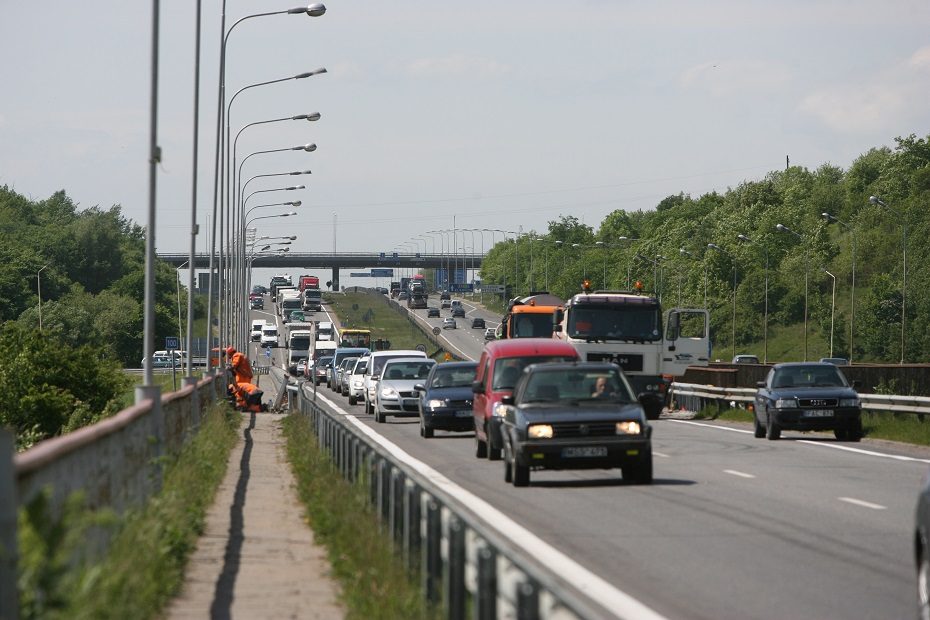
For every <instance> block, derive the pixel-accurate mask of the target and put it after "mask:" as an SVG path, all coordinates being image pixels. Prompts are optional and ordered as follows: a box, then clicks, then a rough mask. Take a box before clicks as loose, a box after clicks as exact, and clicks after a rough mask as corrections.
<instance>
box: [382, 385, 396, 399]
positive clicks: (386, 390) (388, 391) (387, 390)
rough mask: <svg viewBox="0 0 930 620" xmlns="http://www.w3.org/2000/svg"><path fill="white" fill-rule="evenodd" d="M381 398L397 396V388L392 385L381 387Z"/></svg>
mask: <svg viewBox="0 0 930 620" xmlns="http://www.w3.org/2000/svg"><path fill="white" fill-rule="evenodd" d="M381 398H397V390H395V389H394V388H392V387H391V386H385V387H383V388H381Z"/></svg>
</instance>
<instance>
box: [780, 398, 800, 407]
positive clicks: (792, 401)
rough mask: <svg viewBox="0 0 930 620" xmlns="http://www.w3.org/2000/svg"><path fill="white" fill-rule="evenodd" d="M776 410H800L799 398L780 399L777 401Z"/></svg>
mask: <svg viewBox="0 0 930 620" xmlns="http://www.w3.org/2000/svg"><path fill="white" fill-rule="evenodd" d="M775 408H776V409H797V408H798V399H797V398H779V399H778V400H776V401H775Z"/></svg>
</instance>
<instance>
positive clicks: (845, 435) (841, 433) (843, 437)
mask: <svg viewBox="0 0 930 620" xmlns="http://www.w3.org/2000/svg"><path fill="white" fill-rule="evenodd" d="M833 436H834V437H836V439H837V441H848V440H849V431H848V430H846V429H845V428H834V429H833Z"/></svg>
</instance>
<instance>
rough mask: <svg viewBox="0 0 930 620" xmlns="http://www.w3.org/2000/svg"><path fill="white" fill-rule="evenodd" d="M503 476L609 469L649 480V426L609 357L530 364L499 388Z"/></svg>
mask: <svg viewBox="0 0 930 620" xmlns="http://www.w3.org/2000/svg"><path fill="white" fill-rule="evenodd" d="M499 411H500V413H501V414H502V422H503V424H502V426H501V439H502V441H503V445H504V480H505V481H507V482H513V484H514V486H526V485H528V484H529V482H530V469H610V468H615V467H619V468H620V469H621V470H622V472H623V479H624V480H625V481H628V482H633V483H635V484H651V483H652V439H651V436H652V427H651V426H650V425H649V423H648V422H647V421H646V413H645V411H644V409H643V406H642V404H641V403H639V402H637V400H636V397H635V396H634V395H633V390H632V389H631V388H630V384H629V383H628V382H627V380H626V377H624V376H623V374H622V373H621V372H620V368H619V367H617V366H616V365H615V364H608V363H602V362H558V363H548V364H531V365H529V366H527V367H526V368H525V369H524V370H523V373H522V375H521V376H520V379H519V380H518V381H517V384H516V387H514V390H513V394H512V395H507V396H504V397H503V399H502V400H501V405H500V407H499Z"/></svg>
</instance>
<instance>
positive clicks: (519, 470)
mask: <svg viewBox="0 0 930 620" xmlns="http://www.w3.org/2000/svg"><path fill="white" fill-rule="evenodd" d="M510 469H511V470H512V471H513V486H515V487H525V486H529V484H530V466H529V465H520V464H519V463H517V456H516V454H514V456H513V458H512V459H511V460H510Z"/></svg>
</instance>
